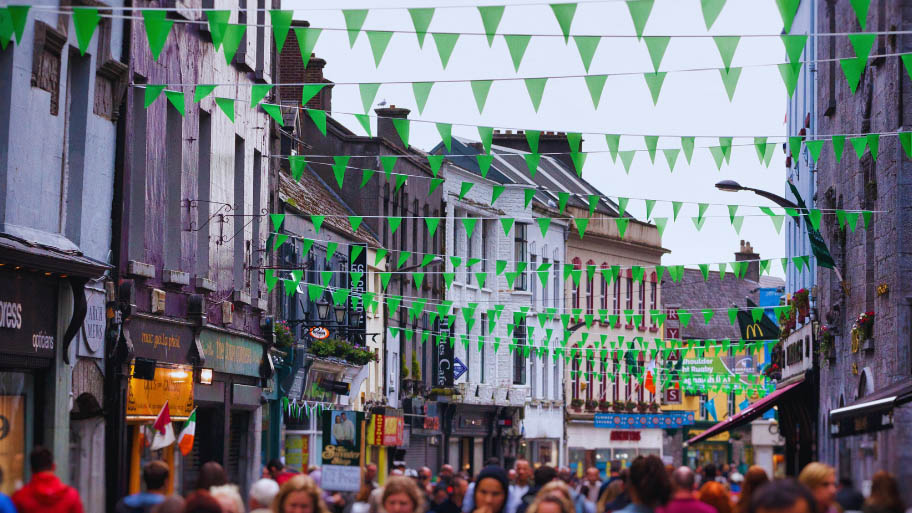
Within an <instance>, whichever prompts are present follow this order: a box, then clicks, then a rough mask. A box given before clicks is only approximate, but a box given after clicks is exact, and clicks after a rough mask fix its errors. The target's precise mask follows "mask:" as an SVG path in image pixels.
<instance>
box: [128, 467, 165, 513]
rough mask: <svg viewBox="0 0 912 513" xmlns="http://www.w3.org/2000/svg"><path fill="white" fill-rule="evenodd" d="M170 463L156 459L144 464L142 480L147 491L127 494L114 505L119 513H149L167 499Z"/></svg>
mask: <svg viewBox="0 0 912 513" xmlns="http://www.w3.org/2000/svg"><path fill="white" fill-rule="evenodd" d="M168 474H169V471H168V465H167V464H165V462H163V461H159V460H154V461H150V462H149V463H146V464H145V465H143V469H142V480H143V483H144V484H145V485H146V491H145V492H139V493H134V494H132V495H127V496H126V497H124V498H123V499H120V501H118V503H117V505H116V506H115V507H114V511H116V512H117V513H149V512H150V511H151V510H152V508H153V507H154V506H157V505H158V504H161V503H162V502H163V501H164V500H165V492H166V489H165V488H166V487H167V485H168Z"/></svg>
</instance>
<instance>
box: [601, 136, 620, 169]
mask: <svg viewBox="0 0 912 513" xmlns="http://www.w3.org/2000/svg"><path fill="white" fill-rule="evenodd" d="M605 144H607V145H608V152H609V153H610V155H611V161H612V162H617V156H618V147H619V146H620V145H621V136H620V135H617V134H605Z"/></svg>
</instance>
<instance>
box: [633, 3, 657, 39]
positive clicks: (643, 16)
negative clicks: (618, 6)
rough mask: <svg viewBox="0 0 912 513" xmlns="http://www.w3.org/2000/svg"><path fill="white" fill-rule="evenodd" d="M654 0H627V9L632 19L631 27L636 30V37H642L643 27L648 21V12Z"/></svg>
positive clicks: (650, 10)
mask: <svg viewBox="0 0 912 513" xmlns="http://www.w3.org/2000/svg"><path fill="white" fill-rule="evenodd" d="M653 3H654V0H628V1H627V9H628V10H629V11H630V18H631V19H632V20H633V28H634V30H635V31H636V35H637V39H639V38H641V37H643V28H644V27H646V22H647V21H649V13H651V12H652V4H653Z"/></svg>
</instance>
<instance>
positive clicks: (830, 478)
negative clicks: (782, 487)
mask: <svg viewBox="0 0 912 513" xmlns="http://www.w3.org/2000/svg"><path fill="white" fill-rule="evenodd" d="M798 482H799V483H801V484H803V485H804V486H806V487H807V488H808V490H810V491H811V494H812V495H814V501H816V502H817V513H836V512H837V511H839V510H838V508H836V506H835V505H834V503H835V502H836V469H834V468H833V467H831V466H829V465H827V464H826V463H820V462H819V461H812V462H811V463H808V464H807V465H806V466H805V467H804V468H803V469H802V470H801V473H800V474H798Z"/></svg>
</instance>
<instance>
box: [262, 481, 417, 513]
mask: <svg viewBox="0 0 912 513" xmlns="http://www.w3.org/2000/svg"><path fill="white" fill-rule="evenodd" d="M380 505H381V508H382V511H383V512H384V513H423V511H424V494H423V493H422V492H421V489H420V488H419V487H418V483H417V482H416V481H415V480H414V479H411V478H408V477H398V476H397V477H391V478H389V480H387V481H386V485H384V486H383V495H382V496H381V497H380ZM279 513H287V512H279Z"/></svg>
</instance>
